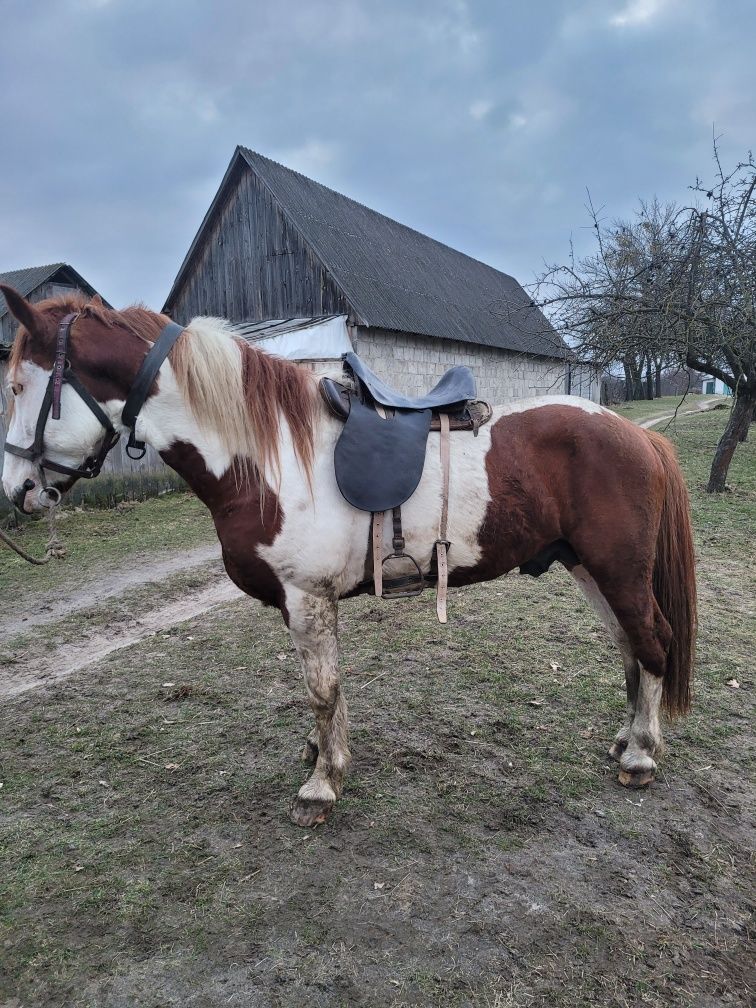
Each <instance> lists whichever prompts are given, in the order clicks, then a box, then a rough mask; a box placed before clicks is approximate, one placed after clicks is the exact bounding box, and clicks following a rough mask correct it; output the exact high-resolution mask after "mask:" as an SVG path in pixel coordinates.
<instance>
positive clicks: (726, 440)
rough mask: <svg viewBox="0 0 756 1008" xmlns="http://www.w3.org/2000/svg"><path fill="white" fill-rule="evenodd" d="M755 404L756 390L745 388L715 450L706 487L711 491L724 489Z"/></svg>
mask: <svg viewBox="0 0 756 1008" xmlns="http://www.w3.org/2000/svg"><path fill="white" fill-rule="evenodd" d="M754 406H756V390H751V389H748V390H745V389H743V390H742V391H741V392H740V394H739V395H738V397H737V398H736V399H735V402H734V403H733V406H732V411H731V412H730V419H729V420H728V421H727V426H726V427H725V431H724V434H723V435H722V437H721V438H720V439H719V444H718V445H717V450H716V451H715V452H714V461H713V462H712V463H711V472H710V473H709V483H708V485H707V487H706V489H707V490H708V492H709V493H721V492H722V491H723V490H724V488H725V480H726V479H727V471H728V469H729V468H730V462H731V461H732V456H733V455H734V454H735V449H736V448H737V446H738V442H739V441H740V440H741V434H742V432H743V430H744V429H745V430H746V431H747V430H748V424H749V423H750V421H751V415H752V413H753V409H754Z"/></svg>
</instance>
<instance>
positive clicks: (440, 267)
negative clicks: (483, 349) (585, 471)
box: [187, 147, 566, 357]
mask: <svg viewBox="0 0 756 1008" xmlns="http://www.w3.org/2000/svg"><path fill="white" fill-rule="evenodd" d="M238 153H240V154H241V155H242V157H243V158H244V160H245V161H246V162H247V164H248V165H249V166H250V168H251V169H252V171H254V172H255V174H256V175H257V176H258V177H259V178H260V179H261V180H262V182H263V184H264V185H265V186H266V187H267V188H268V190H269V191H270V192H271V194H272V195H273V197H274V199H275V200H276V202H277V203H278V205H279V206H280V208H281V210H282V212H283V213H284V215H285V216H286V217H287V218H288V219H289V220H290V221H291V222H292V223H293V224H294V225H295V226H296V227H297V229H298V230H299V231H300V233H301V234H302V235H303V237H304V239H305V240H306V241H307V242H308V244H309V245H310V246H311V247H312V248H313V250H314V251H315V253H316V254H317V255H318V257H319V258H320V260H321V261H322V263H323V265H324V266H325V267H326V268H327V269H328V271H329V272H330V273H331V274H332V275H333V277H334V279H335V281H336V283H337V284H338V285H339V287H341V289H342V290H343V292H344V294H345V295H346V297H347V300H348V301H349V302H350V304H351V305H352V307H353V308H354V310H355V311H356V313H357V314H358V315H359V321H360V322H361V323H363V324H364V325H370V326H376V327H379V328H382V329H395V330H398V331H401V332H411V333H420V334H424V335H428V336H435V337H439V338H441V339H454V340H462V341H464V342H467V343H478V344H483V345H487V346H494V347H500V348H504V349H508V350H516V351H522V352H526V353H531V354H540V355H543V356H548V357H553V356H559V357H561V356H563V355H564V354H565V352H566V347H565V345H564V343H563V342H562V340H561V338H560V337H559V336H558V335H557V334H556V333H555V332H554V330H553V329H552V328H551V326H550V325H549V323H548V322H547V320H546V319H545V317H544V316H543V315H542V313H541V312H540V311H539V310H538V309H537V308H535V307H533V306H531V299H530V297H529V296H528V295H527V294H526V293H525V291H524V290H523V288H522V287H521V286H520V284H519V283H518V282H517V281H516V280H515V279H514V278H513V277H511V276H509V275H507V274H506V273H501V272H500V271H499V270H496V269H494V268H493V267H492V266H488V265H486V264H485V263H483V262H480V261H479V260H477V259H473V258H472V257H471V256H467V255H464V253H462V252H458V251H456V250H455V249H452V248H450V247H449V246H448V245H444V244H442V243H441V242H439V241H436V240H435V239H433V238H429V237H428V236H427V235H424V234H421V233H420V232H419V231H415V230H413V229H412V228H409V227H406V226H405V225H404V224H400V223H398V222H397V221H395V220H392V219H391V218H390V217H385V216H384V215H383V214H380V213H377V212H376V211H375V210H370V209H369V208H368V207H366V206H363V205H362V204H361V203H357V202H355V200H352V199H349V198H348V197H347V196H343V195H342V194H341V193H337V192H335V191H334V190H333V189H329V188H327V187H326V186H324V185H321V184H320V183H318V182H314V181H313V180H312V179H309V178H307V177H306V176H304V175H300V174H299V172H295V171H292V170H291V169H290V168H286V167H284V166H283V165H280V164H278V163H277V162H276V161H271V160H270V159H269V158H266V157H263V156H262V155H261V154H257V153H256V152H254V151H251V150H249V149H247V148H246V147H240V148H238ZM187 258H189V257H187Z"/></svg>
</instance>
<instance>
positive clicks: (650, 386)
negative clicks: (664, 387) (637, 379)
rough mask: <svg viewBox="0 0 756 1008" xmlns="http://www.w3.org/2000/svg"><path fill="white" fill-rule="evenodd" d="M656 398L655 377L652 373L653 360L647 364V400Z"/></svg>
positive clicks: (649, 360)
mask: <svg viewBox="0 0 756 1008" xmlns="http://www.w3.org/2000/svg"><path fill="white" fill-rule="evenodd" d="M653 398H654V376H653V374H652V373H651V358H650V357H649V358H648V362H647V364H646V399H653Z"/></svg>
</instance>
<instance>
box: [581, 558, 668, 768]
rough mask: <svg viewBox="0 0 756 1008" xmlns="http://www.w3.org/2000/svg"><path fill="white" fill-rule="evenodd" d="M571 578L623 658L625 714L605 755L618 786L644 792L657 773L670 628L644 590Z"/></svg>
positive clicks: (587, 576) (583, 576)
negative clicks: (616, 767) (616, 769)
mask: <svg viewBox="0 0 756 1008" xmlns="http://www.w3.org/2000/svg"><path fill="white" fill-rule="evenodd" d="M572 575H573V577H574V578H575V580H576V581H577V583H578V584H579V586H580V588H581V590H582V591H583V593H584V594H585V596H586V598H587V599H588V601H589V602H590V604H591V606H592V607H593V608H594V610H595V611H596V612H597V613H598V614H599V616H600V617H601V619H602V621H603V622H604V624H605V625H606V627H607V629H608V630H609V633H610V635H611V637H612V639H613V640H614V641H615V643H616V644H617V646H618V647H619V649H620V653H621V654H622V663H623V665H624V669H625V682H626V686H627V713H626V717H625V722H624V724H623V725H622V727H621V728H620V729H619V731H618V732H617V735H616V737H615V740H614V743H613V745H612V747H611V749H610V750H609V755H610V756H611V757H612V758H613V759H616V760H618V761H619V764H620V773H619V780H620V783H621V784H624V785H626V786H629V787H643V786H644V785H646V784H650V783H651V782H652V781H653V779H654V776H655V774H656V761H655V757H657V756H659V755H660V754H661V752H662V750H663V748H664V743H663V739H662V733H661V725H660V719H659V708H660V704H661V698H662V690H663V681H664V671H665V667H666V658H667V653H668V650H669V644H670V639H671V629H670V627H669V625H668V624H667V622H666V620H665V619H664V617H663V616H662V614H661V612H660V610H659V607H658V605H657V603H656V600H655V598H654V596H653V592H652V590H651V586H650V583H649V584H648V586H647V587H645V588H643V589H641V590H636V591H630V590H628V587H627V586H623V585H622V583H621V579H620V580H619V583H617V584H615V583H612V582H607V583H606V585H605V590H604V591H602V590H601V588H600V587H599V585H598V584H597V582H596V581H595V580H594V578H593V577H592V576H591V575H590V574H589V573H588V571H587V570H586V569H585V568H584V567H582V566H578V567H575V568H573V570H572Z"/></svg>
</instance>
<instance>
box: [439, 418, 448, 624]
mask: <svg viewBox="0 0 756 1008" xmlns="http://www.w3.org/2000/svg"><path fill="white" fill-rule="evenodd" d="M440 439H441V445H440V452H441V521H440V522H439V524H438V539H437V540H436V569H437V570H438V584H437V586H436V615H437V616H438V622H439V623H446V594H447V588H448V583H449V563H448V559H447V553H448V551H449V546H450V545H451V544H450V543H449V541H448V539H447V538H446V532H447V525H448V521H449V469H450V450H449V449H450V445H449V417H448V415H447V414H446V413H442V414H441V434H440Z"/></svg>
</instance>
